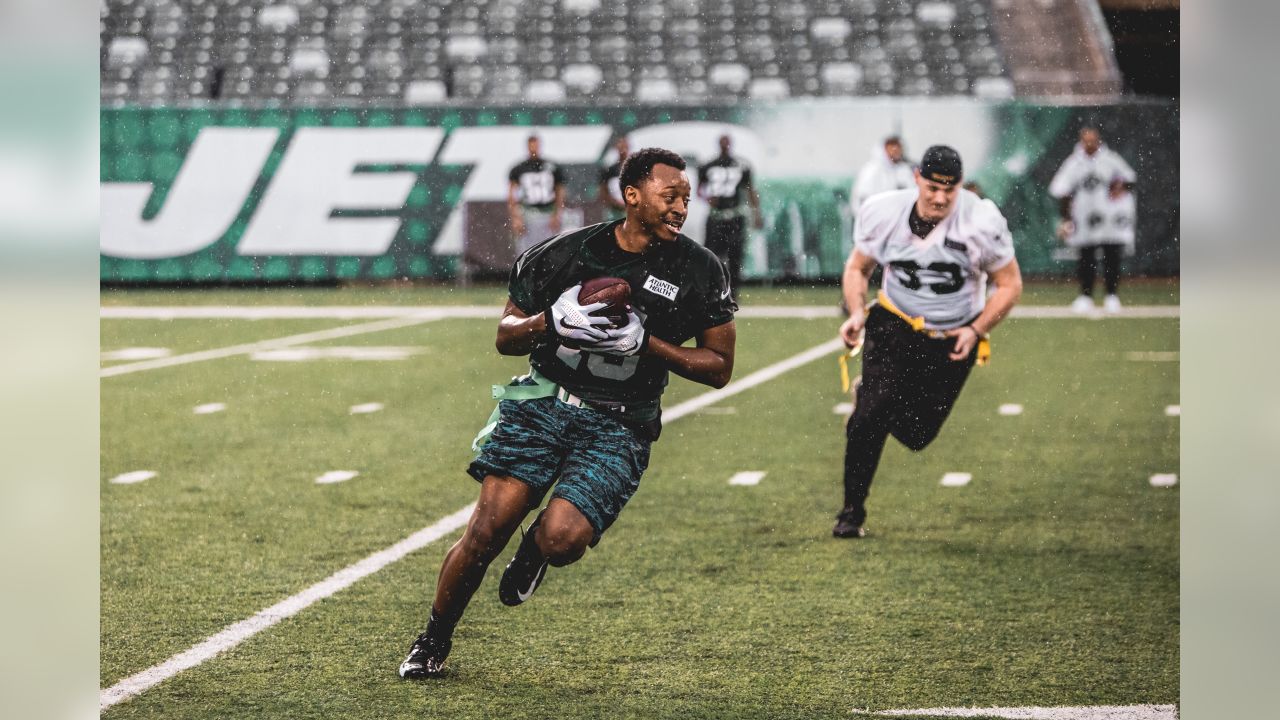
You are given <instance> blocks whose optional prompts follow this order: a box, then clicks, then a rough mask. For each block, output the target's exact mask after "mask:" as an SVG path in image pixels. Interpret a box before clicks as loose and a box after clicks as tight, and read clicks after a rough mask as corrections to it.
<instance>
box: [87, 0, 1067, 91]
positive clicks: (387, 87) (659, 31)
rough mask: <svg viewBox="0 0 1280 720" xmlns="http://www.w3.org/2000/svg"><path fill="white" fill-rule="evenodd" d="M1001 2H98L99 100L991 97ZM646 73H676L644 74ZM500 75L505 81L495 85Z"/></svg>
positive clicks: (1006, 75)
mask: <svg viewBox="0 0 1280 720" xmlns="http://www.w3.org/2000/svg"><path fill="white" fill-rule="evenodd" d="M1009 1H1010V0H922V1H920V2H893V3H887V2H881V1H879V0H815V1H813V2H804V1H802V0H722V1H721V2H714V3H713V2H709V1H708V0H685V1H683V2H675V1H674V0H654V1H653V2H648V3H643V4H641V3H638V2H632V1H631V0H526V1H523V2H521V1H517V0H462V1H450V2H446V1H445V0H367V1H366V2H362V3H359V4H353V3H349V2H344V1H343V0H104V2H103V4H102V5H101V6H100V12H99V36H100V40H101V43H102V49H101V57H102V62H101V66H102V67H101V70H100V73H101V78H100V79H101V83H102V91H101V97H102V99H103V100H104V101H105V102H109V103H110V104H113V105H120V104H128V103H145V104H151V103H155V102H178V103H182V102H187V101H200V102H207V101H208V100H210V99H213V100H215V101H225V102H232V103H237V104H239V103H252V102H255V101H264V102H267V103H270V104H279V103H288V102H290V101H291V100H295V99H296V100H298V101H300V102H303V103H304V104H314V103H319V102H322V101H324V100H325V99H326V97H325V96H326V94H327V95H328V98H327V99H328V100H329V101H331V102H350V103H357V104H363V103H370V102H393V103H395V102H405V103H409V102H411V100H410V98H418V99H417V100H413V101H412V102H446V103H448V102H454V101H459V102H492V103H494V104H496V105H504V104H519V103H522V102H534V103H554V102H560V101H561V100H583V101H598V102H640V103H663V102H689V101H694V100H695V99H697V98H704V99H706V98H710V99H720V100H725V101H731V100H733V99H737V98H741V97H744V96H748V97H752V98H755V99H764V98H767V97H781V96H785V97H791V96H799V97H804V96H831V95H859V94H862V95H866V94H871V95H875V94H912V93H931V94H944V95H951V94H968V95H975V96H979V97H983V98H1004V97H1007V96H1008V93H1009V92H1010V91H1009V88H1010V87H1011V82H1008V81H1009V80H1010V78H1011V74H1010V71H1009V70H1008V68H1007V67H1006V66H1005V64H1004V56H1003V54H1002V52H1001V49H1000V47H999V46H998V44H997V43H996V38H995V36H994V34H993V31H992V28H991V20H990V15H991V12H992V10H991V8H992V6H993V4H994V6H996V7H1002V8H1003V7H1004V4H1006V3H1008V2H1009ZM1037 2H1040V3H1043V4H1045V5H1046V6H1047V7H1048V6H1056V4H1057V3H1059V2H1060V0H1037ZM656 66H670V67H672V68H679V72H678V73H670V74H667V75H656V74H654V73H653V72H652V71H650V70H647V68H652V67H656ZM242 68H248V71H247V74H246V73H242V72H241V69H242ZM503 68H516V70H512V71H511V72H510V73H507V74H505V75H502V77H504V78H506V79H500V78H499V77H498V76H499V75H500V74H501V72H500V71H502V69H503ZM503 72H505V71H503ZM1002 80H1004V81H1006V82H1002ZM418 81H425V82H426V84H422V85H417V84H415V83H417V82H418ZM757 81H759V82H757ZM516 83H521V86H520V87H518V88H517V87H516V86H515V84H516ZM535 83H536V85H535ZM441 87H443V88H445V89H447V91H448V92H446V97H445V98H443V99H441V98H440V97H439V92H440V88H441ZM562 93H563V96H562Z"/></svg>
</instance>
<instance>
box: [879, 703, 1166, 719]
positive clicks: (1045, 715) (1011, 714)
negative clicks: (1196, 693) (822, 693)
mask: <svg viewBox="0 0 1280 720" xmlns="http://www.w3.org/2000/svg"><path fill="white" fill-rule="evenodd" d="M874 714H876V715H924V716H932V717H947V718H965V717H997V718H1007V720H1178V706H1177V705H1088V706H1077V707H993V708H977V707H974V708H958V707H943V708H921V709H917V710H881V711H879V712H877V713H874Z"/></svg>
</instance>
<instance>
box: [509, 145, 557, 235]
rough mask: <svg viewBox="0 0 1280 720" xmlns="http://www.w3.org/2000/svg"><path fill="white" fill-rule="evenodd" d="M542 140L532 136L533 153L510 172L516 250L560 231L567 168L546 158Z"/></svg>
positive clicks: (510, 211) (510, 198)
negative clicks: (563, 168)
mask: <svg viewBox="0 0 1280 720" xmlns="http://www.w3.org/2000/svg"><path fill="white" fill-rule="evenodd" d="M541 151H542V141H541V140H539V139H538V136H537V135H530V136H529V157H527V158H525V159H524V160H522V161H521V162H520V163H519V164H517V165H516V166H515V167H513V168H511V173H510V174H509V175H508V179H509V180H510V185H509V186H508V188H507V216H508V218H509V220H510V222H511V232H512V234H514V235H515V240H516V254H517V255H519V254H521V253H523V252H524V251H525V250H528V249H529V248H531V247H533V246H534V245H536V244H538V243H540V242H542V241H543V240H546V239H547V238H549V237H551V236H552V235H555V234H557V233H559V232H560V216H561V213H562V212H563V211H564V171H562V170H561V169H560V166H559V165H556V164H555V163H553V162H551V161H550V160H545V159H543V157H542V155H541Z"/></svg>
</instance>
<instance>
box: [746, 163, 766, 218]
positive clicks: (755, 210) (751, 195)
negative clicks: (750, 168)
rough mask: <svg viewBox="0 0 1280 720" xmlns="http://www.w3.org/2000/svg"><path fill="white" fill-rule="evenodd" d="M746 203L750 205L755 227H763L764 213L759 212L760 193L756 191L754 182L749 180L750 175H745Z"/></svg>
mask: <svg viewBox="0 0 1280 720" xmlns="http://www.w3.org/2000/svg"><path fill="white" fill-rule="evenodd" d="M747 204H748V205H750V206H751V213H752V217H753V218H754V222H755V224H756V229H757V230H759V229H761V228H763V227H764V215H763V214H762V213H761V212H760V195H759V193H757V192H756V186H755V183H753V182H751V176H750V175H749V174H748V175H747Z"/></svg>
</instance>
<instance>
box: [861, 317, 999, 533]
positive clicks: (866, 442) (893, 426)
mask: <svg viewBox="0 0 1280 720" xmlns="http://www.w3.org/2000/svg"><path fill="white" fill-rule="evenodd" d="M954 347H955V340H954V339H951V338H946V339H938V340H935V339H932V338H929V337H928V336H926V335H924V334H922V333H918V332H916V331H914V330H912V329H911V327H910V326H909V325H907V323H906V322H904V321H903V320H901V319H900V318H898V317H897V316H896V315H894V314H893V313H890V312H889V311H888V310H885V309H884V308H882V307H880V306H878V305H877V306H874V307H873V308H872V309H871V314H870V315H869V316H868V317H867V331H866V337H865V340H864V341H863V347H862V382H861V384H859V385H858V391H857V398H856V401H855V403H854V410H853V417H851V418H849V424H848V425H846V426H845V437H846V438H847V440H846V443H845V449H844V505H845V507H854V508H859V509H861V508H862V506H863V503H864V502H865V501H866V499H867V495H868V494H869V493H870V491H871V480H872V478H873V477H874V476H875V474H876V467H877V466H878V465H879V464H880V454H881V452H883V450H884V443H885V440H886V439H888V437H889V436H890V435H892V436H894V437H895V438H897V439H898V442H901V443H902V444H903V445H906V446H907V447H909V448H911V449H912V450H923V449H924V448H925V447H926V446H927V445H928V444H929V443H931V442H933V439H934V438H935V437H937V436H938V432H939V431H940V430H942V423H943V422H945V421H946V419H947V415H949V414H951V408H952V406H953V405H955V402H956V398H958V397H960V391H961V390H962V389H964V383H965V380H967V379H968V378H969V371H970V370H971V369H972V368H973V363H974V361H976V360H977V357H978V353H977V348H976V347H975V348H974V350H973V352H971V353H969V357H967V358H965V359H964V360H952V359H950V358H949V357H948V355H949V354H950V353H951V351H952V348H954Z"/></svg>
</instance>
